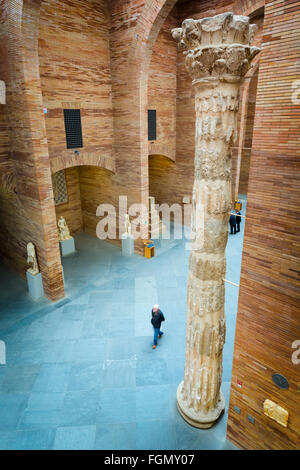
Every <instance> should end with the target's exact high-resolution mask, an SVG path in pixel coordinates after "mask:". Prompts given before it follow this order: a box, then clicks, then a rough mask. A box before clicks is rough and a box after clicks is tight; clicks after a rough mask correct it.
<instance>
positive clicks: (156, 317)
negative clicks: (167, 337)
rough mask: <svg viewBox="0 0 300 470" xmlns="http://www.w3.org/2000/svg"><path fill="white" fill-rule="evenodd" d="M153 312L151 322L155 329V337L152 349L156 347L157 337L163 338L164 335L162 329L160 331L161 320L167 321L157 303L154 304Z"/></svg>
mask: <svg viewBox="0 0 300 470" xmlns="http://www.w3.org/2000/svg"><path fill="white" fill-rule="evenodd" d="M151 314H152V318H151V323H152V326H153V329H154V339H153V346H152V349H156V346H157V339H159V338H161V337H162V335H163V334H164V333H163V332H162V331H160V325H161V322H163V321H165V317H164V314H163V313H162V311H161V310H159V305H157V304H156V305H153V308H152V312H151Z"/></svg>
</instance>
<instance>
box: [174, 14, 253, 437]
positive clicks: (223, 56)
mask: <svg viewBox="0 0 300 470" xmlns="http://www.w3.org/2000/svg"><path fill="white" fill-rule="evenodd" d="M255 28H256V26H255V25H250V24H249V18H248V17H245V16H235V15H233V14H232V13H224V14H221V15H217V16H214V17H212V18H203V19H200V20H193V19H187V20H185V21H184V22H183V24H182V28H176V29H175V30H173V31H172V34H173V37H174V39H175V40H176V41H177V42H178V44H179V46H180V47H181V48H185V49H187V52H186V67H187V70H188V72H189V73H190V75H191V76H192V79H193V82H192V83H193V86H194V90H195V111H196V130H195V178H194V187H193V197H192V216H191V236H192V240H191V254H190V262H189V277H188V292H187V327H186V361H185V370H184V380H183V382H181V383H180V385H179V387H178V391H177V407H178V410H179V412H180V414H181V415H182V416H183V418H184V419H185V420H186V421H187V422H188V423H189V424H191V425H192V426H196V427H198V428H209V427H211V426H212V425H213V424H214V423H215V422H216V421H217V419H218V418H219V417H220V416H221V415H222V413H223V411H224V408H225V400H224V397H223V395H222V393H221V390H220V388H221V381H222V358H223V346H224V342H225V315H224V300H225V288H224V277H225V272H226V259H225V248H226V244H227V237H228V221H229V212H230V210H231V205H232V196H231V147H232V145H233V142H234V141H235V139H236V127H237V126H236V114H237V110H238V106H239V89H240V85H241V80H242V78H243V77H244V75H245V73H246V72H247V70H248V69H249V67H250V63H251V61H252V59H253V57H254V56H255V55H256V54H257V53H258V52H259V49H258V48H256V47H251V46H250V43H251V41H252V39H253V36H254V32H255Z"/></svg>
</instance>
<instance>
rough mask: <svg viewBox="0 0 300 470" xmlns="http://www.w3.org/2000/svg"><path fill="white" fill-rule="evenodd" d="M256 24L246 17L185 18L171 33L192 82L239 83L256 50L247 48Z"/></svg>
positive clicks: (227, 15)
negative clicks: (181, 50)
mask: <svg viewBox="0 0 300 470" xmlns="http://www.w3.org/2000/svg"><path fill="white" fill-rule="evenodd" d="M256 29H257V26H256V25H252V24H249V18H248V17H247V16H238V15H233V14H232V13H223V14H221V15H216V16H213V17H211V18H202V19H200V20H193V19H186V20H184V22H183V23H182V28H176V29H173V30H172V35H173V38H174V39H175V41H177V43H178V45H179V48H180V49H186V51H185V55H186V67H187V70H188V71H189V73H190V74H191V76H192V78H193V79H194V80H195V81H198V80H199V79H200V80H201V81H210V80H212V81H216V80H217V81H218V80H220V81H225V82H231V83H232V82H239V81H240V80H241V78H243V76H244V75H245V74H246V73H247V71H248V69H249V67H250V64H251V61H252V59H253V58H254V57H255V56H256V54H258V52H259V51H260V49H259V48H257V47H251V42H252V40H253V37H254V34H255V31H256Z"/></svg>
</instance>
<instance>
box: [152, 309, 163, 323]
mask: <svg viewBox="0 0 300 470" xmlns="http://www.w3.org/2000/svg"><path fill="white" fill-rule="evenodd" d="M151 313H152V318H151V323H152V325H153V326H154V328H160V325H161V322H162V321H165V317H164V314H163V313H162V311H161V310H158V312H157V313H154V312H153V309H152V312H151Z"/></svg>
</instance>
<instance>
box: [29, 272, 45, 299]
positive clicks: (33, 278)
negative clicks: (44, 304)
mask: <svg viewBox="0 0 300 470" xmlns="http://www.w3.org/2000/svg"><path fill="white" fill-rule="evenodd" d="M26 277H27V286H28V291H29V295H30V297H32V298H33V299H34V300H38V299H40V298H41V297H44V287H43V281H42V275H41V273H38V274H35V275H33V274H31V273H30V272H28V271H26Z"/></svg>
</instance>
